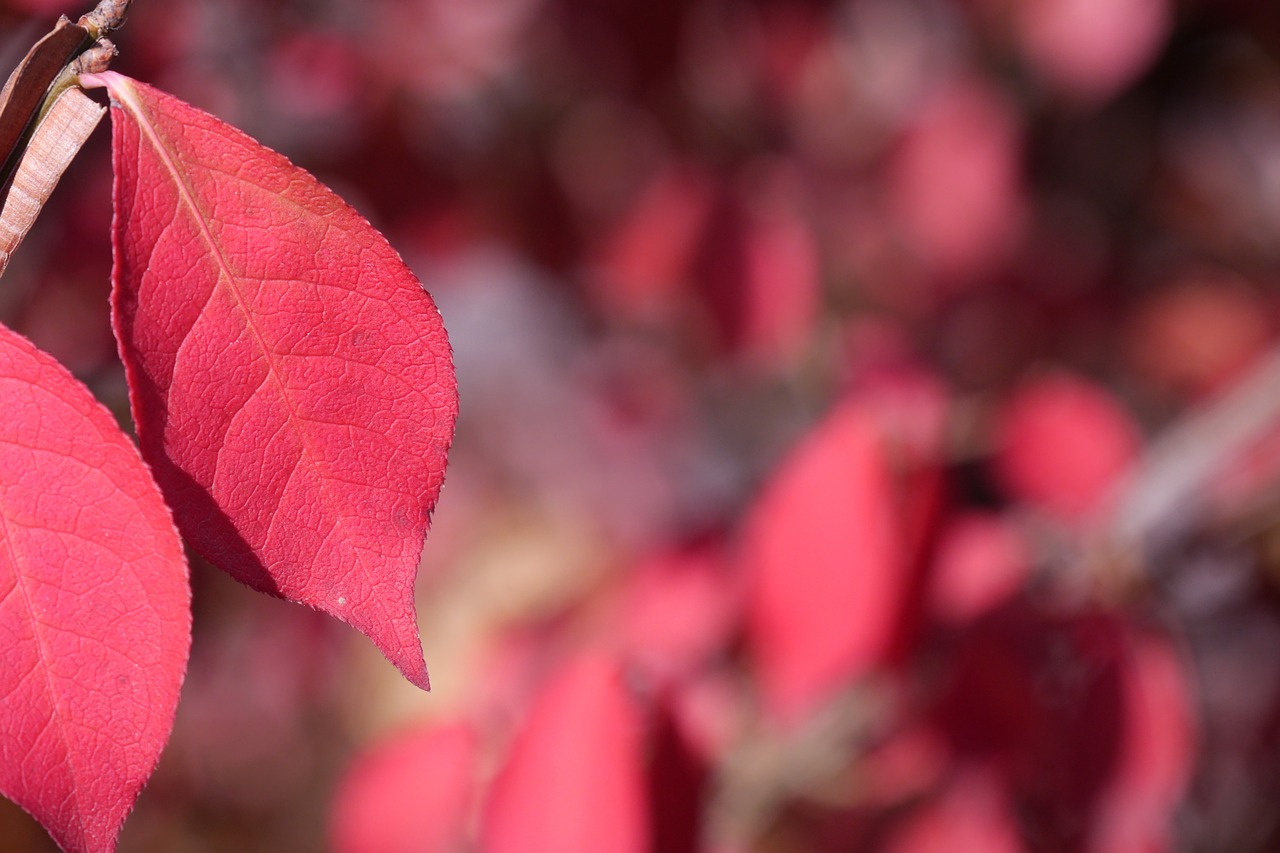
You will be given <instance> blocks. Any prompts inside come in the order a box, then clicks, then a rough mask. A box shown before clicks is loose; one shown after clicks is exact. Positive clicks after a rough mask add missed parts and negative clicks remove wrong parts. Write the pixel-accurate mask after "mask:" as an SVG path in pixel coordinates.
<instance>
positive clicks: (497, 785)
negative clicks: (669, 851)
mask: <svg viewBox="0 0 1280 853" xmlns="http://www.w3.org/2000/svg"><path fill="white" fill-rule="evenodd" d="M644 789H645V781H644V773H643V769H642V767H641V759H640V718H639V714H638V713H637V710H636V708H635V707H634V706H633V705H632V703H631V701H630V699H629V697H628V696H627V693H626V690H625V688H624V686H623V684H622V679H621V678H620V676H619V673H618V671H617V668H616V667H615V666H614V665H613V664H612V662H610V661H608V660H605V659H601V658H585V659H581V660H577V661H574V662H572V663H570V664H569V665H568V666H567V667H566V668H565V669H563V670H562V671H561V672H560V673H559V674H558V675H557V676H556V677H555V678H554V679H553V680H552V682H551V683H550V684H549V685H547V686H546V687H545V688H544V689H543V692H542V694H541V695H540V696H539V697H538V699H537V700H536V701H535V703H534V707H533V708H532V710H531V711H530V712H529V716H528V720H527V722H526V724H525V727H524V730H523V731H521V732H520V734H519V736H518V737H517V738H516V741H515V744H514V745H513V747H512V750H511V754H510V756H509V757H508V759H507V763H506V766H505V767H504V768H503V769H502V771H501V773H500V774H499V775H498V777H497V779H496V780H495V781H494V786H493V790H492V792H491V796H490V800H489V803H488V808H487V810H486V813H485V816H484V821H483V824H482V826H481V837H482V842H483V843H482V844H481V845H480V849H481V850H483V851H485V853H508V851H518V853H595V851H597V850H609V851H613V853H641V851H645V850H648V849H649V843H648V826H647V824H646V820H645V818H646V805H645V796H644Z"/></svg>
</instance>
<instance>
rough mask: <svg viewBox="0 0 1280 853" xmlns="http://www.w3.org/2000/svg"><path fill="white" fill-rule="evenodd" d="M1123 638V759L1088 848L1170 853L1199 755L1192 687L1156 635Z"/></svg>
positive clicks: (1176, 657)
mask: <svg viewBox="0 0 1280 853" xmlns="http://www.w3.org/2000/svg"><path fill="white" fill-rule="evenodd" d="M1128 639H1129V641H1128V643H1127V655H1126V657H1125V669H1124V684H1123V691H1124V692H1123V695H1124V700H1125V714H1124V723H1123V728H1122V735H1121V741H1120V756H1119V760H1118V763H1117V766H1116V770H1115V772H1114V774H1113V775H1112V778H1111V781H1110V784H1109V785H1108V787H1107V790H1106V792H1105V794H1104V795H1103V796H1102V798H1101V800H1100V803H1099V810H1100V814H1099V816H1098V820H1097V829H1096V830H1095V833H1094V834H1095V838H1094V844H1093V846H1092V848H1091V849H1093V850H1097V851H1099V853H1126V851H1132V850H1142V851H1158V850H1170V849H1174V847H1173V845H1172V844H1171V838H1170V836H1171V829H1172V823H1171V817H1172V815H1173V810H1174V808H1175V807H1176V806H1177V804H1178V802H1179V800H1180V799H1181V798H1182V795H1183V793H1184V792H1185V790H1186V788H1187V785H1188V783H1189V782H1190V778H1191V771H1192V767H1193V764H1194V760H1195V754H1196V736H1195V722H1194V717H1195V713H1194V710H1193V707H1192V702H1193V700H1192V695H1193V694H1192V690H1191V686H1192V685H1191V684H1190V683H1189V680H1188V675H1187V672H1186V669H1185V667H1184V666H1183V664H1182V661H1181V659H1180V656H1179V655H1178V653H1177V652H1176V651H1175V649H1174V647H1173V646H1172V645H1171V644H1170V643H1169V641H1168V640H1166V639H1164V638H1162V637H1160V636H1159V635H1156V634H1151V633H1140V632H1138V631H1133V632H1131V636H1130V637H1129V638H1128Z"/></svg>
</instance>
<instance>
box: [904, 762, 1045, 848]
mask: <svg viewBox="0 0 1280 853" xmlns="http://www.w3.org/2000/svg"><path fill="white" fill-rule="evenodd" d="M881 849H882V851H883V853H1019V851H1021V850H1023V849H1025V848H1024V847H1023V844H1022V841H1021V839H1020V838H1019V836H1018V830H1017V825H1016V824H1015V823H1014V819H1013V814H1012V812H1011V810H1010V809H1009V804H1008V803H1007V802H1005V797H1004V794H1003V792H1002V791H1001V790H1000V788H999V786H998V785H997V784H995V782H994V781H993V780H990V779H988V778H986V777H982V776H977V775H974V774H970V775H968V776H961V777H960V778H958V779H957V780H956V781H954V782H952V783H951V785H950V787H949V788H948V790H947V791H946V792H945V793H944V794H943V795H942V797H941V798H940V799H939V800H937V801H936V802H933V803H930V804H929V805H927V806H925V807H924V808H922V809H921V810H919V811H917V812H916V813H914V814H912V815H911V817H910V818H909V819H908V820H907V821H906V823H905V824H904V825H903V826H902V827H900V828H899V829H898V830H897V831H896V832H894V833H893V834H892V835H891V837H890V839H889V841H888V842H887V843H886V844H885V845H884V847H883V848H881Z"/></svg>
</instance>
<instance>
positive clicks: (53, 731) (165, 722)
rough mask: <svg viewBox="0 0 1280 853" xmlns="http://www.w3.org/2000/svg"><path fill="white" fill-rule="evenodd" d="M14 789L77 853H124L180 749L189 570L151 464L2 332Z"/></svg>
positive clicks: (54, 371)
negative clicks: (174, 747) (138, 809)
mask: <svg viewBox="0 0 1280 853" xmlns="http://www.w3.org/2000/svg"><path fill="white" fill-rule="evenodd" d="M0 409H3V411H4V412H5V417H4V418H3V419H0V541H3V544H4V547H3V548H2V549H0V631H3V633H4V636H5V661H6V663H5V666H4V667H3V668H0V696H3V697H4V698H3V701H0V791H3V792H4V795H5V796H7V797H9V798H10V799H12V800H14V801H15V802H16V803H18V804H19V805H21V806H22V807H23V808H24V809H26V810H27V811H29V812H30V813H31V814H32V815H34V816H35V817H36V819H37V820H39V821H40V822H41V823H42V824H44V826H45V827H46V828H47V829H48V830H49V832H50V834H51V835H53V837H54V839H55V840H56V841H57V842H58V844H59V845H61V846H62V848H63V849H64V850H68V851H110V850H114V849H115V839H116V835H117V833H118V832H119V830H120V825H121V824H122V823H123V821H124V818H125V815H126V814H127V813H128V812H129V810H130V809H131V808H132V807H133V802H134V800H135V799H136V798H137V796H138V792H139V791H140V790H141V789H142V786H143V784H144V783H145V782H146V780H147V778H148V777H149V776H150V775H151V771H152V770H153V769H154V768H155V765H156V761H157V759H158V758H159V756H160V750H161V748H162V747H163V746H164V743H165V741H166V740H167V739H168V737H169V731H170V729H171V728H172V725H173V717H174V710H175V708H176V706H177V702H178V690H179V687H180V686H181V684H182V679H183V676H184V674H185V672H186V665H187V652H188V650H189V648H190V644H191V593H190V587H189V585H188V580H187V563H186V558H185V556H184V555H183V552H182V545H181V542H180V541H179V539H178V534H177V531H176V530H175V529H174V527H173V522H172V520H171V519H170V517H169V511H168V510H167V509H166V508H165V505H164V502H163V500H162V499H161V497H160V492H159V490H157V489H156V486H155V483H154V482H153V481H152V479H151V476H150V475H149V473H148V472H147V469H146V467H145V466H144V465H143V463H142V460H141V459H140V458H139V457H138V453H137V450H136V449H135V448H134V446H133V444H132V443H130V441H129V440H128V438H126V437H125V435H124V433H122V432H121V431H120V428H119V427H118V426H117V425H116V422H115V419H114V418H112V417H111V415H110V414H109V413H108V412H107V411H106V409H104V408H102V406H101V405H99V404H98V403H97V402H96V401H95V400H94V399H93V397H92V396H90V394H89V391H88V389H86V388H85V387H84V386H83V385H81V384H80V383H79V382H77V381H76V380H75V379H74V378H72V376H71V374H70V373H68V372H67V371H66V370H65V369H64V368H63V367H62V366H61V365H59V364H58V363H57V362H55V361H54V360H53V359H52V358H51V357H50V356H48V355H46V354H45V353H43V352H41V351H39V350H37V349H36V348H35V347H34V346H32V345H31V344H30V343H29V342H28V341H26V340H25V339H24V338H22V337H19V336H18V335H16V334H14V333H13V332H11V331H9V330H8V329H4V328H3V327H0Z"/></svg>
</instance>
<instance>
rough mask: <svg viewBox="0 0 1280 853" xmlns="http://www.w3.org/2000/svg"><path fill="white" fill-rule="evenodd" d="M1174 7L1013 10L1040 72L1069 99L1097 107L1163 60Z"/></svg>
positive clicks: (1125, 1)
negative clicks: (1158, 58) (1156, 60)
mask: <svg viewBox="0 0 1280 853" xmlns="http://www.w3.org/2000/svg"><path fill="white" fill-rule="evenodd" d="M1169 6H1170V4H1169V3H1168V2H1167V0H1109V2H1107V3H1097V2H1094V0H1038V2H1035V3H1017V4H1014V5H1013V6H1012V7H1011V9H1012V11H1013V12H1014V25H1015V29H1016V31H1017V34H1018V37H1019V39H1020V41H1021V42H1022V49H1023V51H1024V52H1025V53H1026V55H1027V58H1028V59H1029V60H1030V61H1031V63H1032V64H1033V65H1035V66H1036V68H1037V70H1039V71H1040V73H1041V74H1042V75H1043V76H1045V77H1046V78H1048V80H1049V81H1050V82H1051V83H1055V84H1057V85H1058V86H1059V87H1060V88H1061V89H1063V90H1064V91H1065V92H1067V93H1068V94H1071V95H1073V96H1075V97H1077V98H1080V99H1082V100H1085V101H1095V100H1103V99H1105V98H1107V97H1110V96H1111V95H1113V94H1115V92H1116V91H1118V90H1119V89H1121V88H1122V87H1124V86H1126V85H1128V84H1129V83H1130V82H1131V81H1132V80H1133V79H1134V78H1135V77H1137V76H1138V75H1139V74H1141V73H1142V72H1143V71H1144V70H1145V69H1146V67H1147V66H1148V65H1149V64H1150V63H1151V61H1152V60H1153V59H1154V58H1155V57H1156V56H1157V55H1158V54H1159V52H1160V47H1161V45H1162V44H1163V42H1164V40H1165V37H1166V36H1167V35H1168V32H1169V30H1170V24H1171V23H1172V21H1171V19H1172V17H1173V14H1172V10H1171V9H1170V8H1169Z"/></svg>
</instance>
